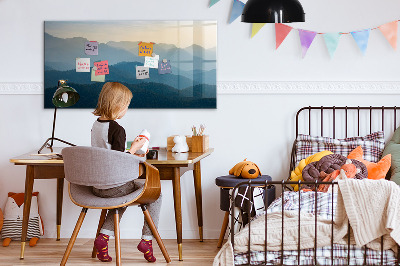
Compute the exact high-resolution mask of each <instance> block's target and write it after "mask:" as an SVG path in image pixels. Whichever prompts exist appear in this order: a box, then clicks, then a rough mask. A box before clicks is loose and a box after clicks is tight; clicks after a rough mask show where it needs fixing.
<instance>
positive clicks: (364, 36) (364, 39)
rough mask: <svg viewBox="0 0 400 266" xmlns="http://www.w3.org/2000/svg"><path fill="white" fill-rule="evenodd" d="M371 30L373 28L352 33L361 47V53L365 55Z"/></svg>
mask: <svg viewBox="0 0 400 266" xmlns="http://www.w3.org/2000/svg"><path fill="white" fill-rule="evenodd" d="M370 32H371V29H366V30H361V31H352V32H351V35H352V36H353V38H354V40H355V41H356V43H357V45H358V47H359V48H360V50H361V53H362V54H363V55H365V51H366V50H367V46H368V39H369V33H370Z"/></svg>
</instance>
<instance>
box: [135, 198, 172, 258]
mask: <svg viewBox="0 0 400 266" xmlns="http://www.w3.org/2000/svg"><path fill="white" fill-rule="evenodd" d="M140 207H141V208H142V211H143V214H144V219H145V220H146V222H147V224H148V225H149V227H150V230H151V232H152V233H153V236H154V237H155V239H156V240H157V244H158V246H159V247H160V249H161V252H162V254H163V256H164V259H165V261H166V262H167V263H170V262H171V259H170V257H169V255H168V252H167V249H166V248H165V246H164V243H163V242H162V240H161V237H160V234H159V233H158V230H157V228H156V225H155V224H154V222H153V219H152V218H151V216H150V213H149V211H148V210H147V208H146V206H145V205H140Z"/></svg>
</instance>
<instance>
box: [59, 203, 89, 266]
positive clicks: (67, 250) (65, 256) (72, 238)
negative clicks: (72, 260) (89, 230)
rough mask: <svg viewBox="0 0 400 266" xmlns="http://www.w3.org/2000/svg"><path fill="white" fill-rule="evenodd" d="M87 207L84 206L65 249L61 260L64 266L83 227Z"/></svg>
mask: <svg viewBox="0 0 400 266" xmlns="http://www.w3.org/2000/svg"><path fill="white" fill-rule="evenodd" d="M87 210H88V209H87V208H82V211H81V214H80V215H79V218H78V221H77V222H76V225H75V229H74V232H72V236H71V238H70V240H69V243H68V246H67V249H66V250H65V253H64V256H63V258H62V260H61V263H60V265H61V266H64V265H65V264H66V263H67V260H68V257H69V254H70V253H71V250H72V247H73V246H74V243H75V240H76V237H77V236H78V233H79V230H80V229H81V226H82V223H83V220H84V219H85V216H86V212H87Z"/></svg>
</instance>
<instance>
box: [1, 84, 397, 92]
mask: <svg viewBox="0 0 400 266" xmlns="http://www.w3.org/2000/svg"><path fill="white" fill-rule="evenodd" d="M217 91H218V94H222V95H223V94H400V81H248V82H247V81H221V82H218V84H217ZM0 94H43V83H41V82H36V83H0Z"/></svg>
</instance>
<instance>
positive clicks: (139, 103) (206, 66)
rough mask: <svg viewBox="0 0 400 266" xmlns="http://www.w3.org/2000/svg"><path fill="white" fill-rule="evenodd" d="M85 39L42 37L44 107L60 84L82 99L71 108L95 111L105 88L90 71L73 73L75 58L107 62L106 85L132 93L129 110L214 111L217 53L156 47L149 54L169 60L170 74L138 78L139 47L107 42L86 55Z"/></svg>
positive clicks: (196, 48) (48, 105)
mask: <svg viewBox="0 0 400 266" xmlns="http://www.w3.org/2000/svg"><path fill="white" fill-rule="evenodd" d="M87 41H89V40H87V39H86V38H81V37H75V38H66V39H63V38H57V37H54V36H52V35H50V34H47V33H45V65H44V85H45V108H53V105H52V103H51V99H52V96H53V94H54V92H55V90H56V88H57V82H58V80H60V79H67V80H68V85H70V86H71V87H73V88H75V89H76V90H77V91H78V92H79V94H80V100H79V102H78V103H77V104H76V105H74V108H95V107H96V104H97V98H98V94H99V92H100V90H101V88H102V86H103V85H104V83H101V82H92V81H91V74H90V73H89V72H76V69H75V64H76V58H79V57H82V58H91V66H93V63H94V62H96V61H102V60H108V63H109V72H110V74H108V75H106V82H108V81H117V82H121V83H123V84H124V85H126V86H127V87H128V88H129V89H130V90H131V91H132V92H133V93H134V99H133V101H132V104H131V106H130V107H132V108H216V58H215V56H216V51H215V48H213V49H204V48H203V47H201V46H199V45H192V46H189V47H186V48H183V49H181V48H178V47H176V46H175V45H172V44H154V48H153V51H154V53H155V54H158V55H159V56H160V60H162V59H163V58H166V59H168V60H170V62H171V67H172V73H171V74H164V75H160V74H158V69H150V79H144V80H138V79H136V66H143V64H144V57H139V56H138V55H137V53H138V42H108V43H106V44H102V43H100V44H99V55H98V56H90V55H86V54H85V53H84V49H83V48H84V44H85V42H87Z"/></svg>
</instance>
